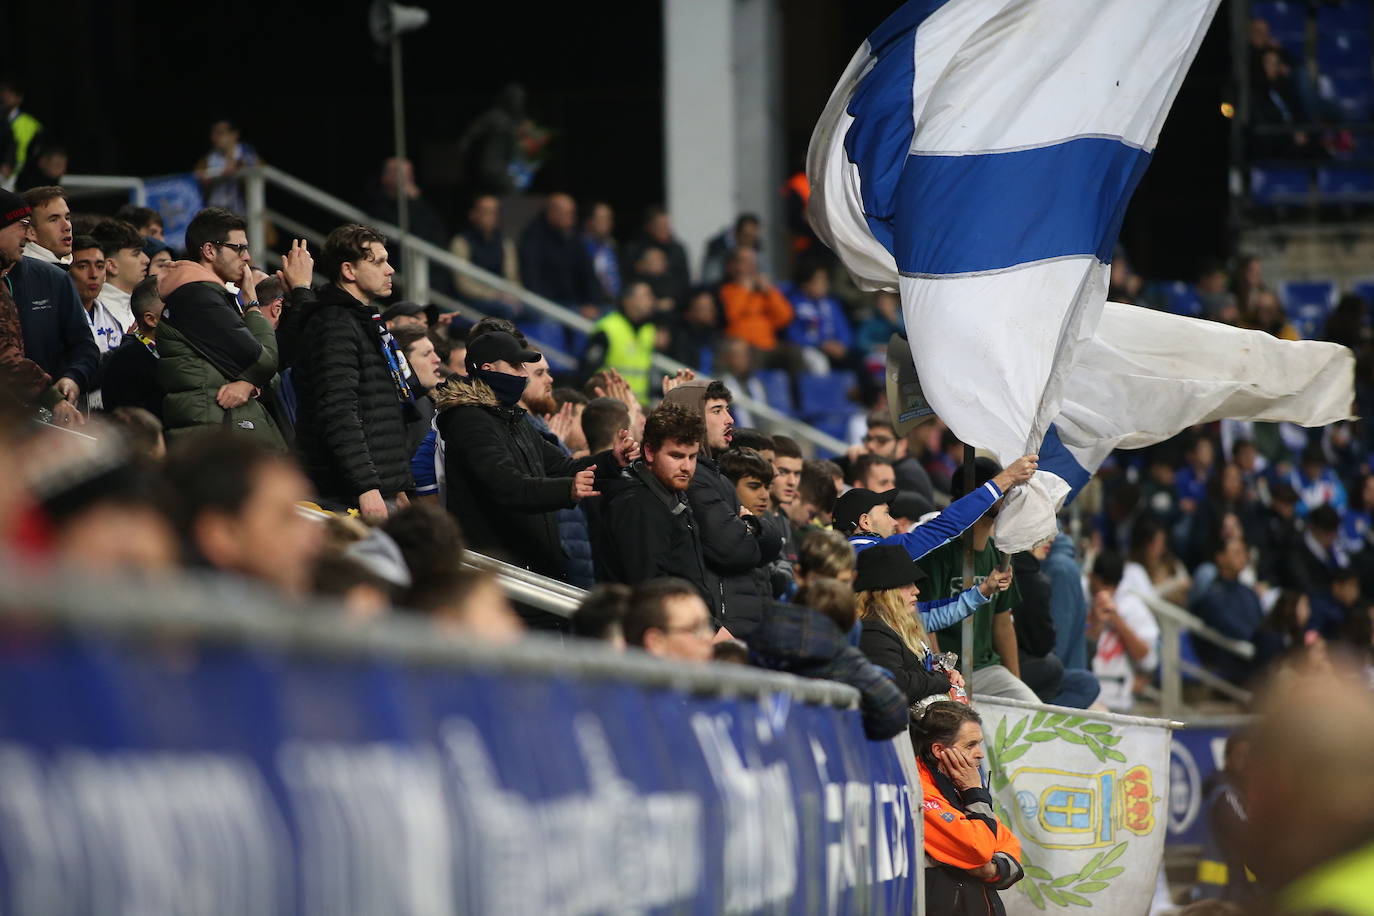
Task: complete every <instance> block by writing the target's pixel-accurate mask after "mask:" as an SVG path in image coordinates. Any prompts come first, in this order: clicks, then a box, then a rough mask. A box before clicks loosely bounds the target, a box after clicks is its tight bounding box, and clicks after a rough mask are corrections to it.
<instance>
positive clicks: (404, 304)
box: [382, 300, 425, 321]
mask: <svg viewBox="0 0 1374 916" xmlns="http://www.w3.org/2000/svg"><path fill="white" fill-rule="evenodd" d="M424 310H425V307H424V306H423V305H420V304H419V303H418V302H409V301H405V300H402V301H400V302H396V303H393V304H391V305H390V306H388V307H387V310H386V311H385V312H382V320H383V321H390V320H391V319H393V318H399V317H400V316H402V315H410V316H412V317H413V316H415V315H419V314H421V313H423V312H424Z"/></svg>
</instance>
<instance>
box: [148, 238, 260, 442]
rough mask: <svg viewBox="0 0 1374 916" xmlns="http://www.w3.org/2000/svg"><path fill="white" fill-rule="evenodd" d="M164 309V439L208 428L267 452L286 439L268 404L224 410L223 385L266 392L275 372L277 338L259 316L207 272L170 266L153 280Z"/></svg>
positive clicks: (160, 369) (160, 370)
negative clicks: (241, 436) (246, 437)
mask: <svg viewBox="0 0 1374 916" xmlns="http://www.w3.org/2000/svg"><path fill="white" fill-rule="evenodd" d="M158 292H159V293H161V295H162V299H163V302H164V304H165V305H166V308H165V310H164V312H163V320H162V322H161V323H160V324H159V325H158V331H157V352H158V366H157V380H158V384H159V385H161V387H162V390H163V392H164V396H163V399H162V422H163V425H164V427H165V428H166V432H167V438H168V440H169V441H172V440H175V439H177V438H179V437H181V436H183V435H185V434H186V433H188V432H191V431H192V430H196V429H204V428H206V427H216V428H225V429H232V430H234V431H237V432H243V433H249V434H252V435H253V436H255V437H257V438H258V440H259V441H260V442H261V443H262V444H263V445H266V446H267V447H269V448H272V449H276V450H278V451H286V441H285V439H283V437H282V434H281V431H280V430H279V429H278V428H277V424H276V422H275V421H274V420H273V419H272V416H271V414H270V413H269V412H268V410H267V407H266V405H264V403H263V401H262V400H261V399H260V398H251V399H249V401H248V402H247V403H246V404H244V405H243V406H241V407H235V408H232V409H230V410H225V409H223V408H221V407H220V406H219V403H218V402H217V400H216V397H217V395H218V394H219V389H220V388H221V386H223V385H226V384H228V383H229V382H234V381H245V382H248V383H249V384H251V385H253V386H254V387H255V388H259V389H261V390H262V392H263V394H264V395H268V394H270V389H271V384H272V379H273V377H274V376H275V375H276V372H277V335H276V332H275V331H273V330H272V325H271V322H269V321H268V320H267V319H266V318H265V317H263V316H262V315H261V314H259V313H258V312H248V313H246V314H242V315H241V314H240V313H239V309H238V305H237V303H236V302H235V300H234V297H233V295H232V294H230V293H229V291H228V290H226V289H225V288H224V286H223V284H221V283H220V282H219V281H218V279H217V278H215V277H214V274H212V273H211V272H210V271H209V270H207V269H206V268H204V267H201V266H200V265H198V264H192V263H190V262H188V261H178V262H176V263H175V264H174V265H173V266H172V267H171V268H170V269H169V270H168V272H167V273H166V274H165V275H164V276H163V277H162V279H161V280H160V281H159V282H158Z"/></svg>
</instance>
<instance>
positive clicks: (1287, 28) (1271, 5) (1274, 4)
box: [1250, 0, 1307, 58]
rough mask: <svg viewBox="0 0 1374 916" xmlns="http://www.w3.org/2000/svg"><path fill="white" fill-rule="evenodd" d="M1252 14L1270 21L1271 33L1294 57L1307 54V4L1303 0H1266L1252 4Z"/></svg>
mask: <svg viewBox="0 0 1374 916" xmlns="http://www.w3.org/2000/svg"><path fill="white" fill-rule="evenodd" d="M1250 15H1251V16H1252V17H1254V18H1256V19H1263V20H1264V21H1265V22H1267V23H1269V34H1271V35H1273V36H1274V40H1275V41H1277V42H1278V43H1279V45H1280V46H1281V47H1282V48H1283V49H1284V50H1285V51H1287V52H1288V53H1289V54H1292V55H1293V56H1294V57H1297V58H1302V57H1304V56H1306V55H1305V47H1304V46H1305V45H1306V43H1307V4H1306V3H1303V2H1301V0H1266V2H1255V3H1252V4H1251V6H1250Z"/></svg>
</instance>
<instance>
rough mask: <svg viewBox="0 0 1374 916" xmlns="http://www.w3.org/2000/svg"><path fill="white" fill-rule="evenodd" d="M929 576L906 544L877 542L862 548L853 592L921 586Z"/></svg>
mask: <svg viewBox="0 0 1374 916" xmlns="http://www.w3.org/2000/svg"><path fill="white" fill-rule="evenodd" d="M928 578H929V577H928V576H927V575H926V574H925V570H923V569H921V567H919V566H917V565H916V561H915V560H913V559H911V554H909V553H907V552H906V548H905V547H899V546H897V545H896V544H876V545H874V546H872V547H869V548H868V549H867V550H860V551H859V557H858V561H857V565H856V570H855V575H854V591H856V592H883V591H887V590H888V589H891V588H901V587H902V586H903V585H919V584H920V583H922V582H924V581H926V579H928Z"/></svg>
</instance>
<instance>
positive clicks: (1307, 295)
mask: <svg viewBox="0 0 1374 916" xmlns="http://www.w3.org/2000/svg"><path fill="white" fill-rule="evenodd" d="M1335 305H1336V284H1335V283H1332V282H1331V281H1330V280H1294V281H1290V282H1288V283H1285V284H1284V285H1283V309H1284V312H1286V313H1287V315H1288V320H1289V321H1291V322H1293V326H1294V327H1295V328H1297V329H1298V333H1299V334H1301V335H1302V337H1303V339H1305V340H1311V339H1312V338H1314V337H1317V336H1318V335H1319V334H1321V331H1322V328H1323V327H1325V326H1326V318H1327V316H1328V315H1330V314H1331V309H1332V308H1333V307H1335Z"/></svg>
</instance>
